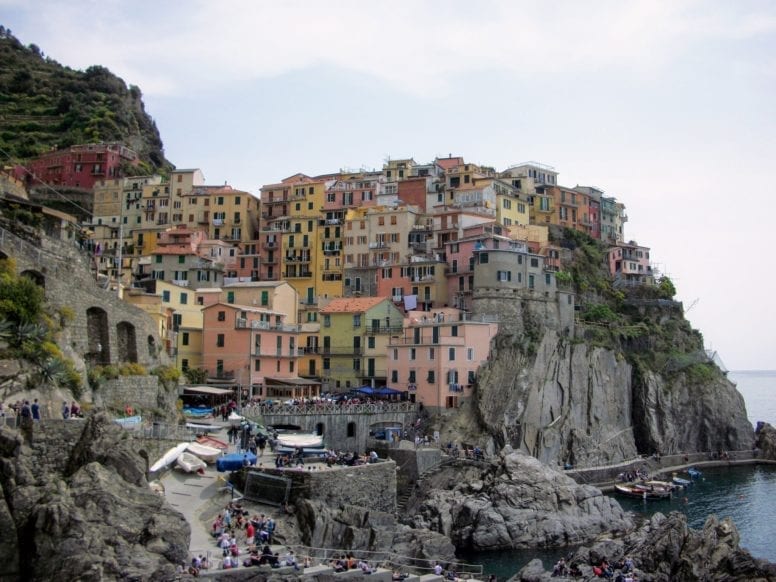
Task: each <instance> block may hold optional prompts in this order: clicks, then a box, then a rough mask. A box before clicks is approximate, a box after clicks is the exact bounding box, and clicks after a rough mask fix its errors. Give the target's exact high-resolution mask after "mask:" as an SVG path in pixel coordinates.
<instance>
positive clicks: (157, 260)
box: [155, 255, 162, 263]
mask: <svg viewBox="0 0 776 582" xmlns="http://www.w3.org/2000/svg"><path fill="white" fill-rule="evenodd" d="M155 259H156V262H157V263H161V262H162V255H156V256H155Z"/></svg>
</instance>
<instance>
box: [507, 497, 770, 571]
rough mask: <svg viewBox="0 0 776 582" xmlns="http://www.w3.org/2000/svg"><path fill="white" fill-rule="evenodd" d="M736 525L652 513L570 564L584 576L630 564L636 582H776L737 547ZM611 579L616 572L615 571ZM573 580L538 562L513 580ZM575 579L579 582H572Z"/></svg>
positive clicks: (581, 551)
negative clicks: (691, 523) (697, 525)
mask: <svg viewBox="0 0 776 582" xmlns="http://www.w3.org/2000/svg"><path fill="white" fill-rule="evenodd" d="M739 542H740V539H739V535H738V530H737V529H736V526H735V525H734V524H733V522H732V521H731V520H730V519H729V518H726V519H723V520H721V521H720V520H719V519H717V517H716V516H714V515H712V516H709V518H708V519H707V520H706V524H705V525H704V526H703V529H702V530H693V529H690V528H689V527H688V526H687V518H686V516H685V515H684V514H682V513H679V512H674V513H671V514H670V515H669V516H667V517H666V516H664V515H663V514H660V513H656V514H655V515H653V516H652V518H651V519H650V520H649V521H648V522H647V523H645V524H644V525H643V526H642V527H641V528H639V529H638V530H637V531H635V532H633V533H632V534H630V535H628V536H625V537H624V538H622V539H607V540H602V541H600V542H597V543H596V544H594V545H593V546H592V547H589V548H587V547H582V548H580V549H579V550H578V551H577V552H575V553H574V555H573V557H572V558H570V559H569V561H568V564H569V565H570V564H577V565H578V566H579V568H580V570H581V572H582V574H583V576H584V577H585V579H590V578H591V577H592V576H593V570H592V566H594V565H596V566H597V565H599V564H600V563H601V560H602V559H604V558H605V559H606V560H607V561H608V562H609V564H610V565H615V564H617V563H618V562H621V561H623V560H624V559H625V558H626V557H630V558H631V559H632V560H633V563H634V566H635V571H636V573H637V575H638V579H639V580H640V581H641V582H652V581H655V582H658V581H660V582H663V581H666V582H668V581H673V580H682V581H686V582H693V581H696V580H697V581H700V580H748V581H763V582H765V581H769V580H776V565H774V564H769V563H768V562H765V561H763V560H758V559H756V558H753V557H752V555H751V554H749V552H747V551H746V550H743V549H741V547H740V546H739ZM614 570H615V576H616V575H617V574H618V573H619V569H617V568H615V569H614ZM551 579H552V580H566V579H569V580H570V579H572V578H565V577H563V576H561V577H555V576H552V575H551V573H550V572H548V571H545V570H544V568H543V566H542V563H541V561H540V560H533V561H532V562H531V563H529V564H528V565H527V566H526V567H525V568H523V569H522V570H521V571H520V572H519V573H518V574H517V575H516V576H515V577H514V578H512V580H513V581H520V582H542V581H544V582H549V581H550V580H551ZM575 579H578V578H575Z"/></svg>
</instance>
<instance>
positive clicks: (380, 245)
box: [369, 241, 388, 249]
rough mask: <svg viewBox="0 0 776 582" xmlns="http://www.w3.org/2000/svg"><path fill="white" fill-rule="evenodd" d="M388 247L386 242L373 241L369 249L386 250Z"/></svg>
mask: <svg viewBox="0 0 776 582" xmlns="http://www.w3.org/2000/svg"><path fill="white" fill-rule="evenodd" d="M387 246H388V245H387V244H385V242H384V241H377V242H374V241H373V242H370V243H369V248H370V249H384V248H386V247H387Z"/></svg>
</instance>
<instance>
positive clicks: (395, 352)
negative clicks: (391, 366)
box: [393, 348, 399, 362]
mask: <svg viewBox="0 0 776 582" xmlns="http://www.w3.org/2000/svg"><path fill="white" fill-rule="evenodd" d="M398 359H399V350H398V349H397V348H393V361H394V362H395V361H396V360H398Z"/></svg>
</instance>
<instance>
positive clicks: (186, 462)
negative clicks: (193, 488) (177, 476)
mask: <svg viewBox="0 0 776 582" xmlns="http://www.w3.org/2000/svg"><path fill="white" fill-rule="evenodd" d="M176 462H177V463H178V466H179V467H180V468H181V469H183V470H184V471H186V472H187V473H196V472H197V471H199V470H200V469H202V470H203V471H204V470H205V467H207V464H206V463H205V461H203V460H202V459H200V458H199V457H198V456H196V455H194V454H192V453H186V452H184V453H181V454H180V456H179V457H178V459H177V460H176Z"/></svg>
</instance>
